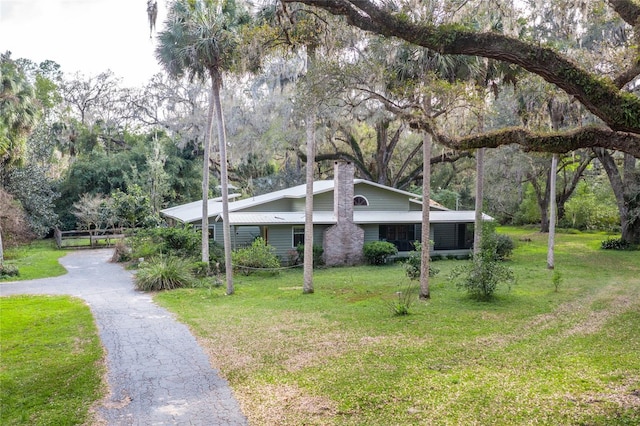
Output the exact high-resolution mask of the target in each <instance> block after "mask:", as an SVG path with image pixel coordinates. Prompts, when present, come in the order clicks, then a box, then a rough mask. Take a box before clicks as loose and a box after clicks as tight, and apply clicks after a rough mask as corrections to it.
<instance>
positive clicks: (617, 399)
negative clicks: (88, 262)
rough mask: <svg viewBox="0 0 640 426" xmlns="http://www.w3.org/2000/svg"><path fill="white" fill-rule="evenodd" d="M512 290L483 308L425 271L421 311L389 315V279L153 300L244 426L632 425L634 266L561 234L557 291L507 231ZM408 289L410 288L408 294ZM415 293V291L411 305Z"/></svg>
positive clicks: (636, 357)
mask: <svg viewBox="0 0 640 426" xmlns="http://www.w3.org/2000/svg"><path fill="white" fill-rule="evenodd" d="M503 231H505V232H507V233H510V234H512V235H513V236H514V239H515V240H516V242H517V244H518V247H517V249H516V251H515V253H514V256H513V259H512V260H511V261H510V262H508V263H509V265H510V266H511V267H512V268H513V270H514V272H515V274H516V276H517V279H518V282H517V284H516V285H515V286H513V287H512V289H511V291H510V292H506V291H505V290H504V289H499V291H498V295H497V297H496V299H495V300H494V301H492V302H477V301H474V300H470V299H469V298H467V297H466V295H465V293H463V292H461V291H459V290H457V289H456V288H455V287H454V286H452V285H451V284H450V283H449V282H448V280H447V275H448V272H449V271H450V270H451V269H452V268H453V267H454V266H455V265H458V264H459V262H461V261H454V260H444V261H438V262H435V266H436V267H437V268H439V269H440V270H441V271H440V274H439V275H438V276H437V277H435V278H434V279H432V284H431V295H432V299H431V300H430V301H428V302H418V301H416V303H415V304H414V305H413V306H412V308H411V311H412V313H411V315H408V316H403V317H398V316H393V315H392V313H391V310H390V308H389V302H390V301H391V300H394V298H395V297H397V296H396V292H397V291H399V290H402V289H404V288H405V287H406V285H407V284H408V283H409V281H408V279H407V278H406V277H405V276H404V273H403V270H402V268H401V267H400V266H398V265H394V266H384V267H364V266H363V267H355V268H336V269H325V270H319V271H317V272H316V273H315V279H314V285H315V290H316V292H315V293H314V294H312V295H303V294H302V287H301V286H302V272H301V271H300V270H294V271H287V272H283V273H281V274H280V275H277V276H259V275H254V276H249V277H244V276H236V280H235V283H236V294H235V295H233V296H224V289H222V288H219V289H216V288H214V289H207V288H203V289H184V290H178V291H172V292H165V293H161V294H158V295H157V297H156V300H157V301H158V302H159V303H160V304H162V305H164V306H166V307H168V308H169V309H171V310H172V311H174V312H175V313H176V314H177V315H178V316H179V318H180V320H182V321H183V322H185V323H187V324H189V325H190V326H191V328H192V330H193V331H194V333H195V334H197V336H198V337H199V339H200V342H201V343H202V344H203V346H205V347H206V349H207V351H208V353H209V356H210V357H211V359H212V362H213V364H214V365H215V366H216V367H218V368H219V369H220V370H221V372H222V374H223V375H224V376H225V377H226V378H227V379H228V380H229V382H230V383H231V386H232V388H233V389H234V393H235V395H236V396H237V397H238V399H239V400H240V402H241V404H242V408H243V410H244V412H245V414H247V416H248V417H249V419H250V422H251V424H256V425H300V424H307V425H410V424H415V425H425V424H426V425H428V424H435V425H460V424H465V425H467V424H478V425H513V424H547V425H558V424H589V425H635V424H640V253H639V252H613V251H602V250H599V249H598V247H599V244H600V241H601V240H604V239H606V238H607V237H608V236H606V235H604V234H559V235H558V237H557V242H556V270H557V271H558V272H559V273H560V274H561V276H562V282H561V284H560V286H559V291H558V292H555V287H554V285H553V282H552V275H553V273H552V272H551V271H548V270H547V269H546V235H541V234H538V233H536V232H535V231H529V230H525V229H514V228H503ZM414 291H415V290H414ZM416 294H417V292H416Z"/></svg>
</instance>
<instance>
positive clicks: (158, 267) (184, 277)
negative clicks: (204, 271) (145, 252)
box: [135, 256, 194, 291]
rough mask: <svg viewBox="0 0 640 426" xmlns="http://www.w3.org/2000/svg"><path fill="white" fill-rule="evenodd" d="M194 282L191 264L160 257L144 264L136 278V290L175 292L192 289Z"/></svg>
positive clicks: (173, 257)
mask: <svg viewBox="0 0 640 426" xmlns="http://www.w3.org/2000/svg"><path fill="white" fill-rule="evenodd" d="M193 282H194V278H193V274H192V273H191V264H190V263H189V262H188V261H187V260H185V259H182V258H179V257H175V256H160V257H156V258H153V259H151V260H150V261H148V262H144V263H142V264H140V269H138V272H137V274H136V276H135V284H136V289H138V290H141V291H160V290H173V289H175V288H180V287H190V286H191V285H192V284H193Z"/></svg>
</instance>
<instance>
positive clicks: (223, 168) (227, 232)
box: [211, 77, 234, 295]
mask: <svg viewBox="0 0 640 426" xmlns="http://www.w3.org/2000/svg"><path fill="white" fill-rule="evenodd" d="M211 82H212V91H211V94H212V96H213V103H214V107H215V113H216V121H217V125H218V143H219V144H220V187H221V191H222V234H223V239H224V269H225V273H226V278H227V294H228V295H231V294H233V292H234V289H233V265H232V264H231V225H230V224H229V183H228V181H227V136H226V134H225V129H224V121H223V117H222V103H221V102H220V86H221V81H220V78H216V77H212V78H211Z"/></svg>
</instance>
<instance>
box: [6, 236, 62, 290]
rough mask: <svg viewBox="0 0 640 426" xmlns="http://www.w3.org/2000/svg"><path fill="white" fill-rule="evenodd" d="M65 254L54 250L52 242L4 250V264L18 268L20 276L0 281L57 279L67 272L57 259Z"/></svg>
mask: <svg viewBox="0 0 640 426" xmlns="http://www.w3.org/2000/svg"><path fill="white" fill-rule="evenodd" d="M65 254H67V252H66V251H64V250H59V249H58V248H56V245H55V242H54V241H53V240H39V241H35V242H33V243H31V244H29V245H27V246H22V247H18V248H12V249H8V250H6V252H5V254H4V257H5V264H7V265H15V266H17V267H18V270H19V272H20V275H19V276H17V277H7V278H5V279H4V280H3V279H0V285H2V282H3V281H5V282H6V281H22V280H34V279H38V278H46V277H57V276H60V275H64V274H66V273H67V271H66V270H65V269H64V268H63V267H62V265H60V263H59V262H58V259H60V258H61V257H62V256H64V255H65Z"/></svg>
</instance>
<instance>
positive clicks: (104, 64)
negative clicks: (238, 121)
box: [0, 0, 168, 86]
mask: <svg viewBox="0 0 640 426" xmlns="http://www.w3.org/2000/svg"><path fill="white" fill-rule="evenodd" d="M167 1H168V0H158V19H157V21H156V25H157V27H158V29H161V28H162V25H163V22H164V19H165V16H166V14H165V13H166V3H167ZM153 37H154V40H151V39H149V24H148V20H147V1H146V0H0V52H2V53H4V52H5V51H7V50H9V51H11V52H12V54H11V58H12V59H18V58H26V59H30V60H32V61H33V62H35V63H40V62H42V61H44V60H46V59H50V60H52V61H55V62H57V63H59V64H60V66H61V68H62V71H63V72H64V73H66V74H74V73H76V72H80V73H82V74H84V75H85V76H89V75H96V74H99V73H100V72H104V71H106V70H108V69H110V70H111V71H113V72H114V74H115V75H116V77H119V78H122V79H123V84H124V85H125V86H142V85H144V84H145V83H146V82H147V81H148V80H149V79H150V78H151V76H153V75H154V74H156V73H158V72H160V71H161V67H160V65H159V64H158V63H157V61H156V59H155V57H154V48H155V37H156V34H155V32H154V34H153Z"/></svg>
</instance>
